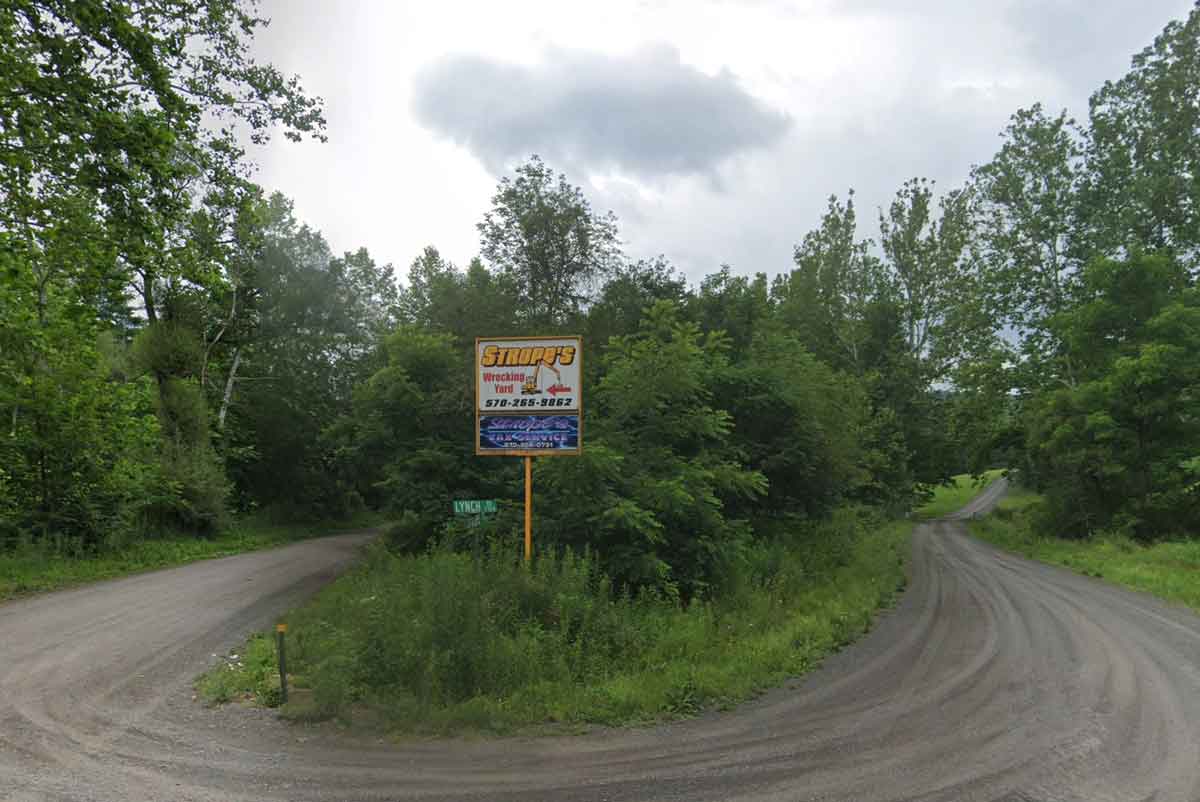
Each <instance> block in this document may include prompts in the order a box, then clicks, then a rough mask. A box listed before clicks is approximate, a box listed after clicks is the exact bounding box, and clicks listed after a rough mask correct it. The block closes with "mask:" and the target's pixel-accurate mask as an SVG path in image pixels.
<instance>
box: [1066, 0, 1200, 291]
mask: <svg viewBox="0 0 1200 802" xmlns="http://www.w3.org/2000/svg"><path fill="white" fill-rule="evenodd" d="M1090 106H1091V141H1090V143H1089V147H1088V150H1087V163H1088V180H1087V182H1086V192H1085V195H1084V203H1085V205H1086V214H1087V229H1086V233H1087V236H1088V238H1089V241H1090V244H1091V245H1092V248H1093V249H1094V250H1095V251H1097V252H1099V253H1101V254H1104V255H1108V256H1119V255H1121V254H1122V253H1132V252H1136V251H1139V250H1145V251H1156V250H1163V251H1170V252H1172V253H1173V254H1174V255H1175V256H1176V257H1177V258H1180V259H1183V260H1184V262H1185V264H1186V265H1187V266H1188V267H1189V268H1191V269H1192V270H1195V269H1196V267H1197V264H1198V261H1197V260H1198V259H1200V5H1198V6H1196V7H1194V8H1193V9H1192V12H1191V13H1190V14H1189V15H1188V17H1187V19H1186V20H1182V21H1180V20H1176V21H1173V22H1171V23H1169V24H1168V25H1167V26H1166V28H1164V29H1163V32H1162V33H1161V34H1159V35H1158V36H1157V37H1156V38H1155V40H1154V43H1153V44H1152V45H1150V46H1149V47H1147V48H1146V49H1145V50H1143V51H1142V52H1141V53H1139V54H1138V55H1136V56H1135V57H1134V59H1133V65H1132V68H1131V69H1130V71H1129V72H1128V73H1126V75H1125V76H1124V77H1123V78H1121V79H1120V80H1118V81H1109V82H1106V83H1105V84H1104V86H1102V87H1101V88H1100V90H1099V91H1097V92H1096V93H1095V94H1094V95H1092V98H1091V104H1090Z"/></svg>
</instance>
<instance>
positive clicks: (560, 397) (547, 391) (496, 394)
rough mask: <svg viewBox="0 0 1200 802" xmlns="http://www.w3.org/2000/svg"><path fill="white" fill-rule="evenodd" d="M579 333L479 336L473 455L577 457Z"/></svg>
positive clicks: (580, 391)
mask: <svg viewBox="0 0 1200 802" xmlns="http://www.w3.org/2000/svg"><path fill="white" fill-rule="evenodd" d="M582 365H583V343H582V340H581V338H579V337H480V338H477V339H476V340H475V453H476V454H478V455H501V456H529V457H545V456H554V455H577V454H579V452H580V448H581V447H582V442H583V382H582V379H583V370H582Z"/></svg>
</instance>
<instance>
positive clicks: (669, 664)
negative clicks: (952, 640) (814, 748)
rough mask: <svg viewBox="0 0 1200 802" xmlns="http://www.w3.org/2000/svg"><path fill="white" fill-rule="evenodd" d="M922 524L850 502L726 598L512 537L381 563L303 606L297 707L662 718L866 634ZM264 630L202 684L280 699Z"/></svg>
mask: <svg viewBox="0 0 1200 802" xmlns="http://www.w3.org/2000/svg"><path fill="white" fill-rule="evenodd" d="M910 528H911V527H910V526H909V525H906V524H903V523H892V524H889V525H881V524H880V523H879V522H878V521H877V520H873V519H871V518H861V517H860V516H858V515H855V514H853V513H850V512H844V513H840V514H839V515H837V516H835V517H834V519H833V520H832V521H830V522H829V523H825V524H821V525H817V526H811V527H808V528H805V529H803V530H797V531H794V532H792V537H791V538H790V539H789V543H788V544H787V545H783V544H777V545H775V546H772V547H770V548H767V547H763V548H760V549H758V550H757V551H756V553H755V559H754V560H753V562H751V563H747V564H746V566H745V569H744V571H742V572H741V573H739V575H738V576H737V577H736V578H735V579H734V581H732V582H731V584H730V585H729V587H728V588H727V590H726V592H725V593H724V594H722V596H721V598H720V599H719V600H716V601H713V602H695V603H693V604H691V605H689V606H687V607H686V608H681V607H680V606H679V605H678V604H677V603H675V601H674V600H672V599H670V598H667V597H664V596H662V595H661V594H657V593H651V592H647V593H642V594H639V595H636V596H634V595H630V594H628V593H614V590H615V589H614V588H613V587H612V585H611V582H610V580H609V579H608V578H607V577H606V576H605V575H604V574H603V572H602V571H601V570H600V569H599V567H598V566H597V564H596V563H595V561H594V560H593V559H591V558H590V557H587V556H582V557H581V556H575V555H573V554H572V553H569V552H568V553H566V554H563V555H561V556H556V555H555V554H554V553H553V552H543V553H541V554H540V555H539V556H538V559H537V560H536V561H535V563H534V565H533V568H532V570H529V569H527V568H525V567H524V566H522V565H521V564H520V561H519V558H518V557H517V556H516V555H514V554H513V553H512V550H511V549H509V548H507V547H506V546H505V545H504V544H502V543H500V544H494V546H493V548H492V549H490V550H487V551H485V552H484V553H482V554H481V555H479V556H478V557H472V556H470V555H465V554H460V553H454V552H451V551H446V550H436V551H434V552H432V553H429V554H422V555H415V556H397V555H395V554H393V553H391V552H389V551H387V550H385V549H382V548H379V549H376V550H375V551H373V552H371V554H370V555H369V557H368V559H367V561H366V563H365V564H364V565H363V566H361V567H360V568H358V569H356V570H355V571H352V572H351V573H349V574H347V575H346V576H344V577H342V578H341V579H339V580H338V581H337V582H335V583H334V584H333V585H331V586H330V587H329V588H327V589H326V590H325V591H323V592H322V593H321V594H320V595H318V596H317V598H316V599H315V600H313V601H312V602H311V603H309V604H308V605H306V606H304V607H302V608H301V609H299V610H297V611H295V612H293V613H292V614H291V615H289V616H288V627H289V635H288V637H289V646H288V661H289V673H290V674H291V675H292V676H291V685H292V687H294V688H298V689H299V690H298V691H294V692H293V697H294V701H293V702H292V703H291V704H290V705H289V709H288V714H290V715H293V716H300V717H312V716H326V715H331V714H336V715H339V716H342V717H344V718H354V719H356V720H359V721H366V722H370V721H375V722H377V723H378V724H379V725H381V726H382V727H384V728H386V729H388V730H398V731H409V732H413V731H415V732H448V731H460V730H485V731H506V730H510V729H512V728H515V727H522V726H528V725H538V724H542V723H546V722H560V723H566V724H584V723H592V722H594V723H607V724H615V723H622V722H629V721H647V720H653V719H658V718H662V717H669V716H678V715H687V714H692V713H695V712H697V711H698V710H700V709H702V708H706V707H712V706H725V705H730V704H733V703H735V702H737V701H740V700H741V699H744V698H746V697H748V696H750V695H752V694H754V693H756V692H758V691H760V690H762V689H763V688H765V687H769V686H771V685H773V684H776V683H778V682H780V681H781V680H783V679H784V678H786V677H788V676H794V675H796V674H798V673H802V672H803V671H805V670H807V669H809V668H811V667H812V666H813V665H815V664H816V662H817V661H818V660H820V659H821V658H822V657H823V656H825V655H826V654H828V653H829V652H831V651H833V650H835V649H837V648H838V647H839V646H841V645H842V644H844V643H846V642H847V641H849V640H850V639H851V638H853V637H854V636H856V635H858V634H859V633H861V632H862V631H863V630H864V629H865V628H866V627H867V626H868V625H869V623H870V622H871V620H872V618H873V615H874V612H875V610H876V609H877V608H878V607H879V606H880V605H882V604H884V603H886V602H887V601H888V600H889V599H890V598H891V597H892V595H893V594H894V593H895V592H896V590H897V589H898V588H899V587H900V586H901V585H902V583H903V580H904V568H903V563H904V558H905V556H906V554H907V549H908V541H909V530H910ZM273 669H274V658H273V650H272V649H271V644H270V641H268V640H266V639H264V638H262V637H258V638H255V639H252V640H251V642H250V644H249V645H248V646H247V647H246V648H241V649H238V650H237V651H236V652H235V654H234V655H233V656H230V657H228V658H227V659H225V660H224V661H222V662H221V663H219V664H217V665H216V666H215V667H214V668H213V669H212V670H211V671H210V672H208V673H207V674H206V675H205V676H204V677H203V678H202V679H201V680H200V683H199V688H200V691H201V693H203V694H204V695H205V697H206V698H207V699H209V700H210V701H214V702H218V701H225V700H228V699H231V698H238V697H241V696H249V697H255V698H257V699H258V700H259V701H260V702H262V703H265V704H273V703H275V702H277V694H276V689H277V687H278V676H277V674H275V673H274V670H273Z"/></svg>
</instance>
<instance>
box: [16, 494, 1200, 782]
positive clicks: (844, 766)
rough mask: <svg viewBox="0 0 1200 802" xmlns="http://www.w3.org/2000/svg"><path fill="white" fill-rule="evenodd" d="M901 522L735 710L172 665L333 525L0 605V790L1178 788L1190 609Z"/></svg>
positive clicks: (328, 542)
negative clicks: (398, 739)
mask: <svg viewBox="0 0 1200 802" xmlns="http://www.w3.org/2000/svg"><path fill="white" fill-rule="evenodd" d="M1003 490H1004V484H1003V482H997V483H995V484H993V485H992V486H991V487H989V488H988V489H987V490H986V491H984V493H983V494H981V496H980V497H979V498H977V499H976V500H975V501H973V502H972V503H971V504H970V505H968V506H967V507H966V508H964V509H963V510H962V511H960V512H959V513H956V515H954V516H950V517H949V518H945V519H941V520H938V521H933V522H930V523H926V524H922V525H920V526H919V527H918V528H917V530H916V533H915V535H914V539H913V550H912V565H911V584H910V587H909V589H908V590H907V591H906V592H905V594H904V595H903V597H902V599H901V601H900V603H899V604H898V605H897V607H896V608H895V609H894V610H892V611H890V612H888V613H887V614H885V615H884V616H883V617H882V619H881V620H880V622H879V623H878V625H877V626H876V627H875V628H874V629H873V630H872V632H871V633H870V634H869V635H867V636H866V637H864V638H862V639H861V640H860V641H858V642H857V643H856V644H854V645H853V646H851V647H849V648H847V649H845V650H843V651H842V652H841V653H839V654H837V655H835V656H834V657H832V658H830V659H829V660H827V661H826V662H825V664H824V665H823V666H822V667H821V668H820V669H819V670H818V671H815V672H813V673H812V674H810V675H808V676H807V677H805V678H804V679H802V680H797V681H795V682H793V683H791V684H790V686H789V687H785V688H780V689H777V690H775V691H772V692H770V693H768V694H766V695H765V696H763V697H761V698H759V699H757V700H755V701H754V702H751V703H748V704H746V705H743V706H741V707H739V708H738V709H737V710H735V711H732V712H728V713H720V714H715V713H714V714H709V715H705V716H702V717H700V718H696V719H692V720H689V721H684V722H678V723H673V724H668V725H662V726H658V727H652V728H645V729H637V730H617V729H614V730H601V731H597V732H593V733H590V734H587V735H581V736H562V737H559V736H554V737H543V738H507V739H499V740H490V741H488V740H479V741H467V740H437V741H421V742H407V743H403V744H392V743H384V742H381V741H378V740H371V739H365V738H362V737H357V736H348V735H345V734H343V733H339V732H338V731H337V730H336V729H335V728H332V727H328V726H325V727H316V728H309V727H304V726H299V725H289V724H284V723H282V722H280V721H278V720H277V719H276V718H275V717H274V715H273V714H272V713H270V712H269V711H262V710H249V709H246V708H242V707H238V706H228V707H225V708H220V709H208V708H204V707H201V706H200V705H199V703H197V702H196V701H194V700H193V695H192V681H193V679H194V678H195V677H196V675H197V674H198V673H200V672H201V671H202V670H204V669H205V668H206V667H207V666H208V665H210V664H211V662H212V661H214V660H215V659H216V658H214V657H213V655H214V654H221V653H223V652H224V651H225V650H228V649H229V648H231V647H233V646H235V645H236V644H238V643H239V642H240V641H241V639H243V638H244V637H245V636H246V634H247V633H248V632H250V631H251V630H253V629H255V628H262V627H265V626H267V625H269V624H270V622H271V620H272V618H273V616H275V615H277V614H279V613H281V612H283V611H285V610H286V609H288V608H289V607H291V606H294V605H295V604H297V603H299V602H300V601H301V600H303V599H304V598H305V597H306V596H308V595H309V594H311V593H312V592H313V591H315V590H316V589H317V588H318V587H320V586H321V585H322V584H323V583H325V582H327V581H329V580H330V579H331V578H332V577H333V576H334V575H335V574H336V573H337V572H338V571H340V570H343V569H344V568H345V567H346V566H347V565H349V564H350V562H352V561H353V559H354V558H355V555H356V553H357V549H358V547H359V546H361V545H362V544H363V543H364V542H365V541H366V539H367V536H363V535H357V536H355V535H351V536H339V537H332V538H326V539H322V540H316V541H308V542H304V543H299V544H296V545H292V546H287V547H285V548H281V549H276V550H273V551H269V552H258V553H254V554H246V555H242V556H238V557H230V558H226V559H222V560H213V561H210V562H205V563H197V564H193V565H188V566H184V567H181V568H175V569H171V570H167V571H159V572H156V573H152V574H145V575H141V576H137V577H132V578H129V579H123V580H118V581H114V582H106V583H103V584H98V585H93V586H90V587H86V588H82V589H78V590H72V591H67V592H62V593H55V594H50V595H46V596H41V597H37V598H33V599H27V600H24V601H18V602H13V603H9V604H5V605H0V800H6V801H7V800H20V801H21V802H26V801H27V800H29V801H32V800H37V801H38V802H42V801H43V800H103V801H104V802H110V801H111V802H118V801H120V802H137V801H139V800H164V801H166V800H222V801H224V800H247V801H249V800H404V799H426V800H452V799H470V800H489V801H492V800H497V801H498V800H512V801H513V802H516V801H517V800H520V801H521V802H537V801H539V800H567V801H568V802H571V801H575V802H582V801H583V800H595V801H596V802H599V801H600V800H608V801H610V802H618V801H619V800H650V799H654V800H788V802H795V800H854V801H855V802H871V801H872V800H976V799H977V800H997V801H999V800H1004V801H1005V802H1042V801H1045V802H1050V800H1072V801H1073V800H1079V802H1107V801H1108V800H1121V801H1122V802H1123V801H1124V800H1155V801H1156V802H1168V801H1169V800H1197V799H1200V618H1197V616H1196V615H1194V614H1192V613H1190V612H1188V611H1186V610H1184V609H1181V608H1178V607H1173V606H1170V605H1167V604H1165V603H1163V602H1160V601H1157V600H1155V599H1152V598H1150V597H1148V596H1144V595H1141V594H1136V593H1132V592H1129V591H1125V590H1121V589H1119V588H1116V587H1113V586H1110V585H1107V584H1104V583H1103V582H1100V581H1097V580H1093V579H1090V578H1088V577H1083V576H1077V575H1075V574H1072V573H1069V572H1067V571H1064V570H1061V569H1057V568H1053V567H1050V566H1046V565H1041V564H1038V563H1032V562H1029V561H1026V560H1023V559H1020V558H1017V557H1014V556H1010V555H1008V554H1005V553H1002V552H998V551H996V550H995V549H993V548H991V547H989V546H987V545H985V544H982V543H980V542H978V541H975V540H972V539H969V538H968V537H967V536H966V534H965V532H964V529H963V524H962V523H961V519H962V518H966V517H969V516H970V515H972V514H979V513H982V512H985V511H986V510H987V509H989V508H990V506H991V505H992V504H994V503H995V500H996V499H997V498H998V497H999V495H1000V494H1001V493H1003Z"/></svg>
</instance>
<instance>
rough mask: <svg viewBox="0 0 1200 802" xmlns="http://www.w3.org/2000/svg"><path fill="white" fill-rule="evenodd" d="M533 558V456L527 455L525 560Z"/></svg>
mask: <svg viewBox="0 0 1200 802" xmlns="http://www.w3.org/2000/svg"><path fill="white" fill-rule="evenodd" d="M531 559H533V457H529V456H527V457H525V562H526V563H528V562H529V561H530V560H531Z"/></svg>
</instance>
